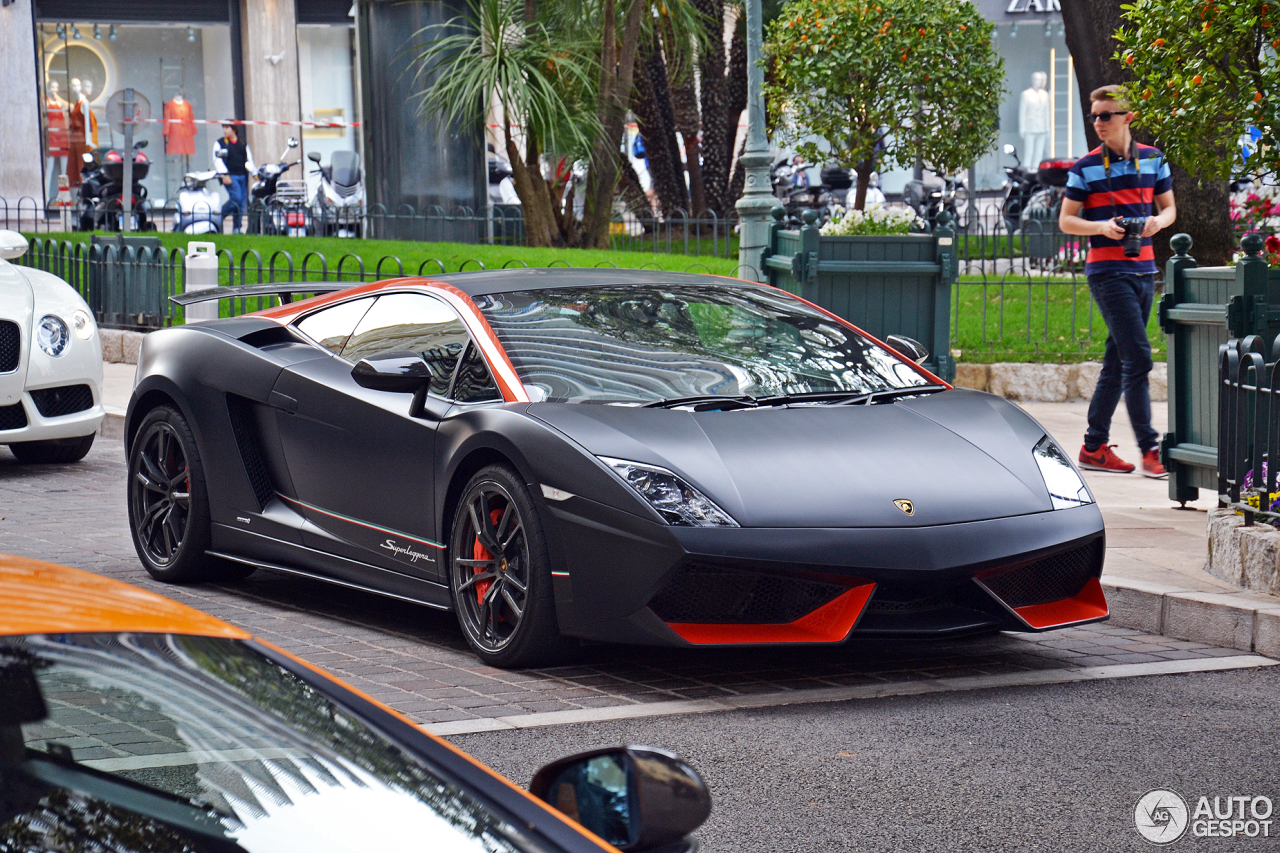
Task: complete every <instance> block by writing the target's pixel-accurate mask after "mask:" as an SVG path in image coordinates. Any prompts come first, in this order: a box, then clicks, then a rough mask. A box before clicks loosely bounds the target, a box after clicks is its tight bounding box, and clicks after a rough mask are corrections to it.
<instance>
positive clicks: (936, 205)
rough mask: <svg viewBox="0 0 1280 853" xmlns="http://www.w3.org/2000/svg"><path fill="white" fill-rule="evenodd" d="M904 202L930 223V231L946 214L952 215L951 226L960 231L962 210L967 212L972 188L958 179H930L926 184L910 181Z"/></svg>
mask: <svg viewBox="0 0 1280 853" xmlns="http://www.w3.org/2000/svg"><path fill="white" fill-rule="evenodd" d="M902 200H903V202H905V203H906V205H907V207H910V208H911V209H912V210H914V211H915V212H916V215H917V216H919V217H920V218H921V219H922V220H924V221H925V222H928V223H929V230H930V231H932V230H933V229H934V228H936V227H937V226H938V214H939V213H941V212H942V211H944V210H945V211H946V212H947V213H949V214H951V224H952V226H953V227H959V226H960V212H961V210H964V211H965V212H966V213H967V212H968V207H969V188H968V187H966V186H965V185H964V183H963V182H962V181H961V180H960V179H959V178H958V177H954V176H952V177H948V176H946V175H941V176H939V175H927V176H925V178H924V179H923V180H918V181H917V180H912V181H907V185H906V187H905V188H903V191H902Z"/></svg>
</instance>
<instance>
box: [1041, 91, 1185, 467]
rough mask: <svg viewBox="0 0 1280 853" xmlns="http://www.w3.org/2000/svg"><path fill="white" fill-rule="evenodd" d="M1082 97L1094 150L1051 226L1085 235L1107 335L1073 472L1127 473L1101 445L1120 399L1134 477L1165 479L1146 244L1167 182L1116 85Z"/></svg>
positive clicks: (1163, 212)
mask: <svg viewBox="0 0 1280 853" xmlns="http://www.w3.org/2000/svg"><path fill="white" fill-rule="evenodd" d="M1089 99H1090V101H1091V102H1092V104H1091V112H1092V116H1091V118H1090V121H1092V122H1093V127H1094V129H1095V130H1096V131H1097V133H1098V138H1099V139H1100V140H1102V144H1101V145H1100V146H1098V147H1097V148H1095V149H1094V150H1093V151H1090V152H1089V153H1088V154H1086V155H1085V156H1084V157H1081V158H1080V159H1079V160H1077V161H1076V164H1075V165H1074V166H1072V167H1071V172H1070V174H1069V175H1068V177H1067V188H1066V191H1065V192H1064V194H1063V199H1062V213H1061V215H1060V217H1059V218H1058V227H1059V228H1061V229H1062V230H1063V231H1064V232H1066V233H1067V234H1076V235H1079V236H1082V237H1083V236H1087V237H1088V238H1089V256H1088V258H1087V259H1086V261H1085V274H1086V275H1087V276H1088V278H1089V292H1090V293H1091V294H1093V301H1094V302H1095V303H1096V304H1097V306H1098V310H1099V311H1101V312H1102V319H1103V320H1105V321H1106V324H1107V332H1108V333H1109V334H1108V336H1107V344H1106V349H1105V351H1104V353H1103V356H1102V371H1101V372H1100V373H1099V374H1098V385H1097V387H1096V388H1095V389H1094V391H1093V400H1092V401H1091V402H1090V403H1089V428H1088V430H1087V431H1086V432H1085V434H1084V446H1083V447H1081V448H1080V457H1079V460H1080V467H1082V468H1089V469H1092V470H1095V471H1114V472H1117V473H1122V474H1127V473H1129V472H1130V471H1132V470H1133V469H1134V466H1133V464H1132V463H1129V462H1125V461H1124V460H1123V459H1121V458H1120V457H1119V456H1117V455H1116V454H1115V451H1113V450H1112V449H1111V448H1112V446H1113V445H1109V444H1108V443H1107V440H1108V439H1109V438H1110V436H1111V416H1112V415H1113V414H1115V410H1116V406H1117V405H1118V404H1119V402H1120V397H1121V395H1122V394H1123V396H1124V400H1125V406H1126V407H1127V408H1128V411H1129V423H1131V424H1132V425H1133V432H1134V435H1135V436H1136V437H1137V439H1138V447H1139V448H1140V449H1141V451H1142V473H1143V474H1145V475H1146V476H1148V477H1164V476H1166V474H1165V470H1164V466H1163V465H1161V464H1160V454H1159V451H1158V449H1157V444H1158V443H1159V438H1158V436H1157V434H1156V431H1155V430H1154V429H1152V427H1151V393H1150V390H1149V388H1148V383H1147V377H1148V375H1149V374H1150V373H1151V364H1152V362H1151V341H1150V340H1149V339H1148V338H1147V322H1148V321H1149V320H1150V318H1151V303H1152V301H1153V300H1154V298H1155V272H1156V263H1155V252H1154V250H1153V248H1152V246H1151V237H1152V235H1154V234H1155V233H1156V232H1157V231H1160V230H1161V229H1164V228H1168V227H1169V226H1170V225H1172V224H1173V221H1174V219H1176V218H1177V208H1176V207H1175V206H1174V202H1173V178H1172V177H1171V176H1170V173H1169V165H1168V164H1167V163H1166V162H1165V160H1164V154H1162V153H1161V152H1160V150H1159V149H1157V148H1153V147H1151V146H1150V145H1139V144H1137V143H1136V142H1134V140H1133V136H1132V135H1131V134H1130V132H1129V125H1130V123H1132V122H1133V112H1132V111H1130V109H1129V105H1128V103H1127V100H1126V99H1127V96H1126V94H1125V92H1124V89H1123V88H1122V87H1120V86H1103V87H1102V88H1100V89H1095V90H1094V91H1093V92H1092V93H1091V94H1090V96H1089Z"/></svg>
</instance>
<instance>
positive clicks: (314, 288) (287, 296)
mask: <svg viewBox="0 0 1280 853" xmlns="http://www.w3.org/2000/svg"><path fill="white" fill-rule="evenodd" d="M359 284H360V282H358V281H287V282H286V281H282V282H279V283H278V284H250V285H241V286H239V287H209V288H204V289H202V290H192V291H190V292H188V293H175V294H174V295H173V296H170V297H169V301H170V302H172V303H173V304H174V305H182V306H184V307H185V306H187V305H195V304H196V303H198V302H209V301H211V300H214V299H242V298H250V297H254V296H278V297H279V298H280V303H281V304H282V305H288V304H289V303H290V302H292V301H293V297H294V296H295V295H297V294H301V293H316V294H318V293H333V292H334V291H337V290H346V289H347V288H349V287H356V286H357V285H359Z"/></svg>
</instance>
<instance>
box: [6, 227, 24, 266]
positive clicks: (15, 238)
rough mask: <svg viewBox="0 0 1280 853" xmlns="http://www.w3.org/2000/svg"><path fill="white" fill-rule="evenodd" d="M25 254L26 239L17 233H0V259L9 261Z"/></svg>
mask: <svg viewBox="0 0 1280 853" xmlns="http://www.w3.org/2000/svg"><path fill="white" fill-rule="evenodd" d="M26 253H27V238H26V237H23V236H22V235H21V234H19V233H18V232H17V231H0V258H4V259H5V260H6V261H11V260H13V259H14V258H20V257H22V256H23V255H25V254H26Z"/></svg>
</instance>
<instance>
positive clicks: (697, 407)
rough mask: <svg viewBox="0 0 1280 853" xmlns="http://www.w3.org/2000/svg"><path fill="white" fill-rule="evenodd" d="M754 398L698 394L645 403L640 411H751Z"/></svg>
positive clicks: (754, 404)
mask: <svg viewBox="0 0 1280 853" xmlns="http://www.w3.org/2000/svg"><path fill="white" fill-rule="evenodd" d="M756 402H757V401H756V398H755V397H750V396H742V397H726V396H722V395H718V394H700V395H697V396H693V397H672V398H670V399H668V400H655V401H653V402H652V403H645V404H644V405H643V406H641V408H642V409H675V408H679V407H680V406H689V407H690V408H691V409H693V410H694V411H695V412H706V411H711V410H716V409H719V410H724V409H751V408H754V407H755V406H756Z"/></svg>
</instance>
